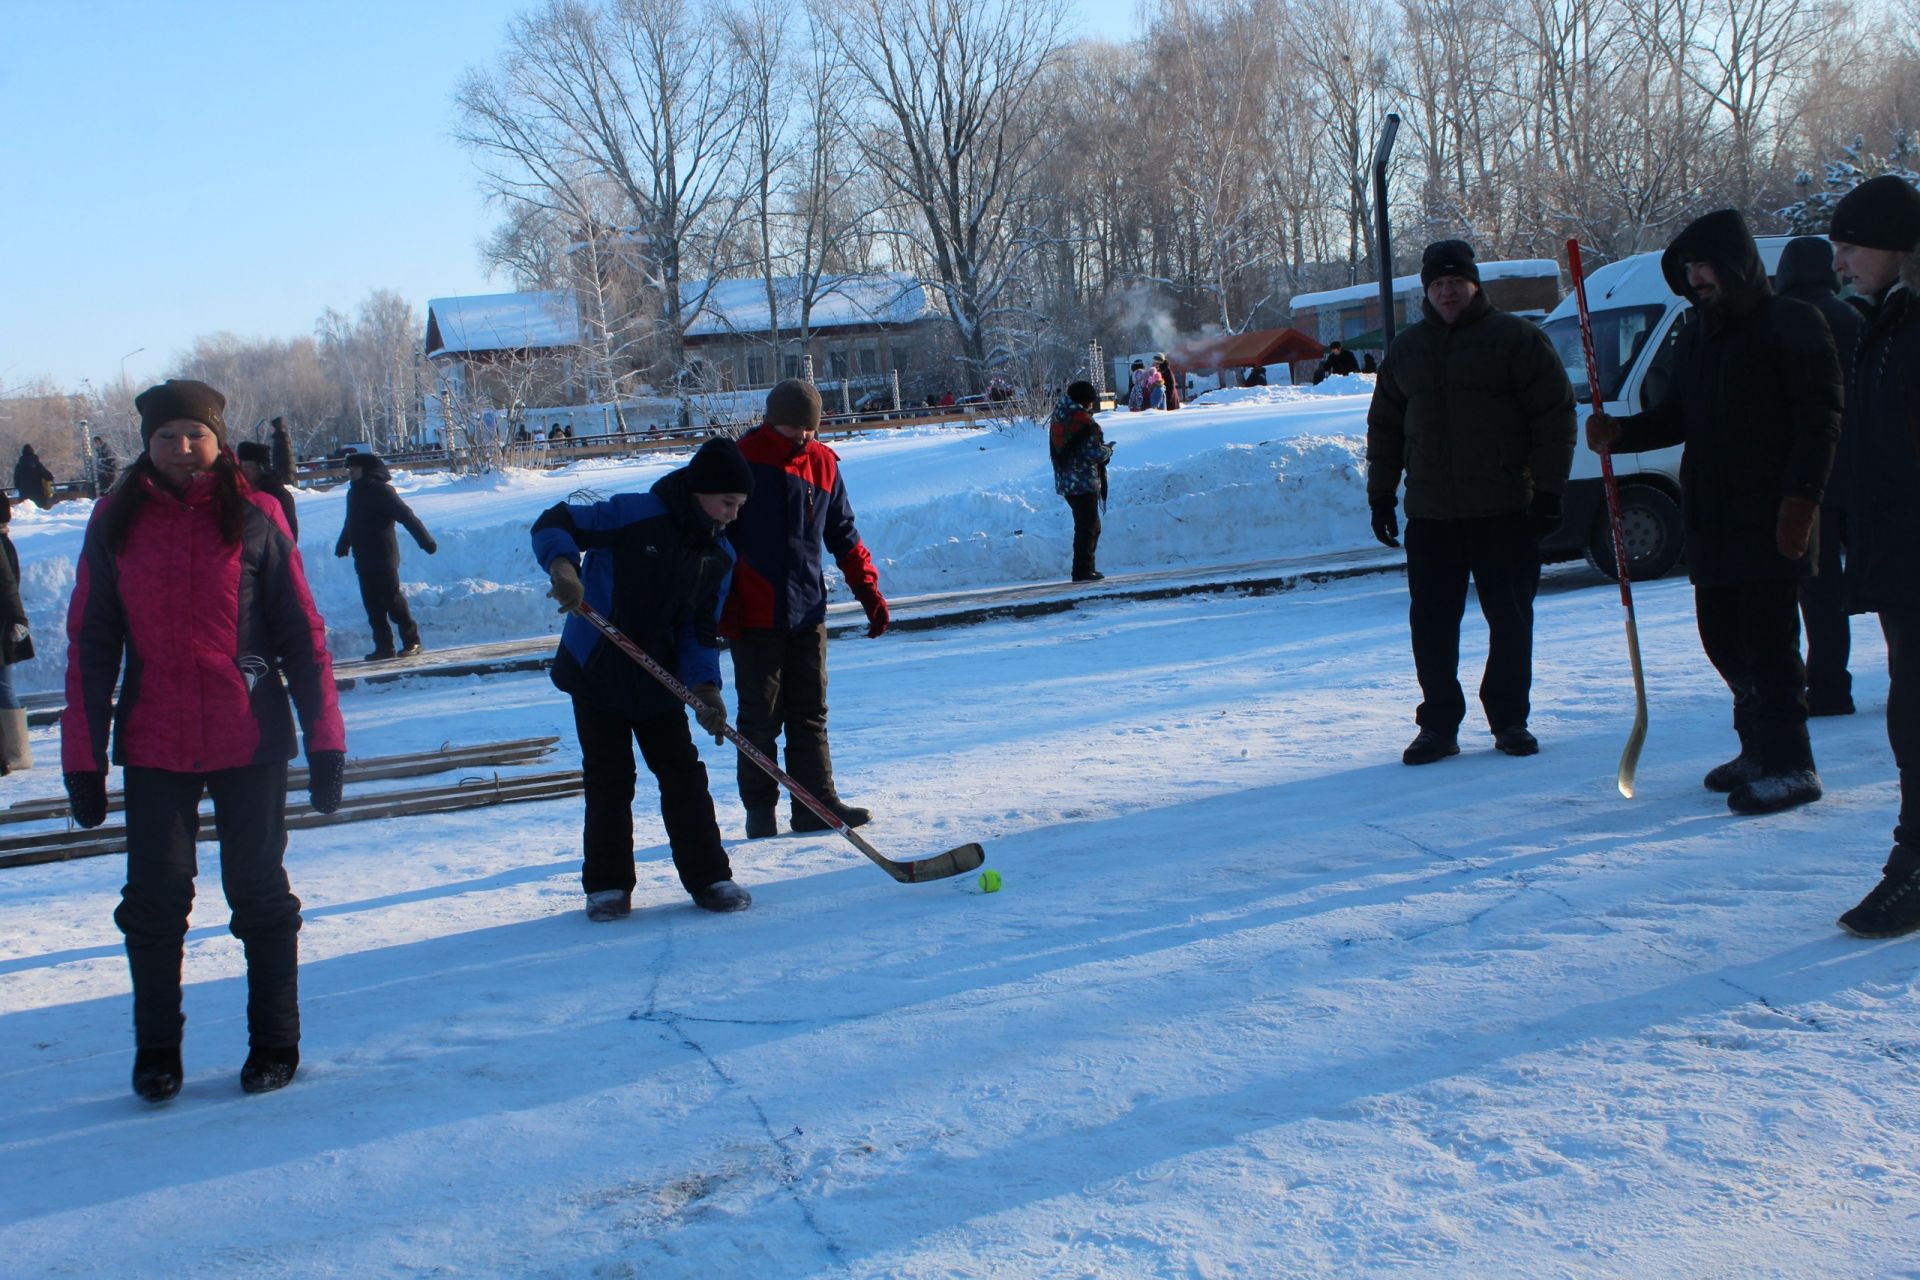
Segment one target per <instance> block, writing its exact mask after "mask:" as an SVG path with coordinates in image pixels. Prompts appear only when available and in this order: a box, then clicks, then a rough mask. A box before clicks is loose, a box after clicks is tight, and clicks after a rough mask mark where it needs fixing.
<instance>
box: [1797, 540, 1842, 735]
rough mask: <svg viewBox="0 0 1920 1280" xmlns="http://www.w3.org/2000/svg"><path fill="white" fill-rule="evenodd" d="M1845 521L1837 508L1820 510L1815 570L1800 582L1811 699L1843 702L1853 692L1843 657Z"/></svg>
mask: <svg viewBox="0 0 1920 1280" xmlns="http://www.w3.org/2000/svg"><path fill="white" fill-rule="evenodd" d="M1845 531H1846V519H1845V517H1844V516H1843V515H1842V514H1841V513H1840V510H1839V509H1838V508H1837V507H1831V506H1823V507H1821V508H1820V572H1819V573H1818V574H1817V575H1816V576H1814V577H1811V578H1802V579H1801V580H1800V617H1801V620H1802V621H1803V622H1804V623H1805V624H1806V628H1807V696H1808V697H1809V698H1810V699H1812V700H1813V701H1815V702H1827V703H1834V702H1845V701H1847V700H1848V699H1850V698H1851V697H1852V696H1853V676H1852V674H1851V673H1850V672H1848V670H1847V661H1848V659H1849V658H1850V657H1852V653H1853V625H1852V623H1851V622H1849V621H1848V618H1847V578H1846V564H1845V561H1844V559H1843V558H1842V554H1841V549H1840V544H1841V542H1842V541H1843V539H1844V537H1845Z"/></svg>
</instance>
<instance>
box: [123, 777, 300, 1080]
mask: <svg viewBox="0 0 1920 1280" xmlns="http://www.w3.org/2000/svg"><path fill="white" fill-rule="evenodd" d="M203 789H204V790H206V791H209V792H211V793H212V795H213V823H214V829H215V830H216V831H217V832H218V833H219V835H220V887H221V889H222V890H224V891H225V893H226V895H227V906H228V907H229V908H230V909H231V910H232V912H233V919H232V921H231V923H230V925H229V927H230V928H231V929H232V930H233V936H234V937H236V938H238V939H240V942H241V944H242V945H243V946H244V947H245V948H246V953H247V1036H248V1039H249V1040H250V1041H251V1042H252V1044H253V1045H254V1047H256V1048H282V1047H285V1046H288V1045H295V1044H299V1043H300V981H299V963H300V956H299V942H298V935H299V932H300V899H298V898H296V897H294V896H293V890H292V888H291V887H290V886H289V885H288V884H287V872H286V867H285V865H284V862H283V860H284V858H285V856H286V852H287V766H286V764H285V763H284V762H282V763H277V764H256V765H248V766H246V767H245V768H242V769H224V770H221V771H219V772H217V773H204V774H203V773H174V772H172V771H171V770H167V769H145V768H133V767H129V768H128V769H127V770H126V794H127V883H126V887H125V888H123V889H122V890H121V891H120V906H119V907H118V908H117V909H116V910H115V911H114V913H113V922H114V923H115V924H117V925H119V926H120V932H121V933H123V934H125V935H126V938H127V963H128V965H129V967H131V969H132V970H133V1034H134V1043H135V1044H137V1045H138V1046H139V1047H140V1048H142V1049H165V1048H170V1047H173V1046H175V1045H178V1044H179V1043H180V1035H181V1029H182V1028H183V1027H184V1026H185V1024H186V1018H185V1017H184V1016H183V1015H182V1014H181V1012H180V961H181V955H182V952H183V949H184V947H185V944H186V937H187V914H188V912H190V911H191V910H192V908H193V877H194V876H195V875H196V874H197V873H198V872H199V869H200V868H199V863H198V862H197V861H196V859H195V856H194V840H195V838H196V837H197V836H198V835H199V832H200V795H201V792H202V790H203Z"/></svg>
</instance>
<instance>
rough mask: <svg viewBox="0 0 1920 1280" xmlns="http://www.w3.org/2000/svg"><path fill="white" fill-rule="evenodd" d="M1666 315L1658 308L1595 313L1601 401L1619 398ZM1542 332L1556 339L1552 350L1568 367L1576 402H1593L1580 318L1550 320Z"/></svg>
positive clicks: (1594, 356)
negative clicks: (1557, 353) (1581, 342)
mask: <svg viewBox="0 0 1920 1280" xmlns="http://www.w3.org/2000/svg"><path fill="white" fill-rule="evenodd" d="M1666 313H1667V309H1666V308H1665V307H1663V306H1658V305H1653V306H1645V307H1608V308H1605V309H1604V310H1600V311H1595V312H1593V313H1592V316H1593V358H1594V362H1595V363H1596V364H1598V365H1599V367H1600V398H1601V399H1602V400H1618V399H1619V398H1620V394H1621V391H1622V390H1623V389H1624V388H1625V386H1626V381H1627V374H1629V373H1631V372H1632V371H1633V365H1634V361H1636V360H1638V359H1639V358H1640V351H1641V349H1642V348H1643V347H1645V346H1646V345H1647V339H1648V338H1649V337H1651V336H1652V334H1653V331H1654V330H1655V329H1656V328H1658V327H1659V325H1660V317H1661V316H1663V315H1665V314H1666ZM1541 329H1542V331H1543V332H1544V333H1545V334H1546V335H1547V337H1549V338H1551V339H1552V340H1553V349H1554V350H1555V351H1557V352H1559V353H1560V363H1561V364H1563V365H1565V366H1566V367H1567V378H1568V380H1569V381H1571V382H1572V383H1573V398H1574V403H1576V404H1588V403H1590V402H1591V401H1592V400H1593V392H1592V390H1591V389H1590V388H1589V387H1588V386H1587V356H1586V351H1585V350H1584V349H1583V348H1582V346H1581V344H1580V317H1579V316H1578V315H1566V316H1561V317H1560V318H1559V319H1557V320H1549V321H1547V323H1546V324H1544V325H1542V326H1541Z"/></svg>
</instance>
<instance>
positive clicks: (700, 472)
mask: <svg viewBox="0 0 1920 1280" xmlns="http://www.w3.org/2000/svg"><path fill="white" fill-rule="evenodd" d="M800 385H801V386H803V387H805V386H806V385H807V384H806V383H804V382H803V383H801V384H800ZM776 389H777V388H776ZM807 389H808V390H809V391H811V390H812V388H811V387H808V388H807ZM819 402H820V401H819V397H818V396H816V397H814V403H815V404H816V405H818V404H819ZM687 487H688V488H689V489H691V490H693V491H694V492H695V493H746V494H751V493H752V492H753V468H751V467H749V466H748V465H747V460H746V458H745V457H744V456H743V455H742V454H741V452H740V446H739V445H737V444H735V443H734V442H733V441H731V440H729V439H727V438H726V437H724V436H716V437H714V438H713V439H711V440H709V441H707V442H706V443H705V444H703V445H701V446H700V449H699V451H698V452H696V453H695V454H694V455H693V461H692V462H689V463H688V464H687Z"/></svg>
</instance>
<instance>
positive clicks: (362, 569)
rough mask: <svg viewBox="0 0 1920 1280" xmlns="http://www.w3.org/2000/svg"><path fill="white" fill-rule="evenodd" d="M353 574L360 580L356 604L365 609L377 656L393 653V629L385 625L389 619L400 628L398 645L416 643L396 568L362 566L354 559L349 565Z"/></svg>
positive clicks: (415, 631) (416, 632)
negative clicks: (378, 652)
mask: <svg viewBox="0 0 1920 1280" xmlns="http://www.w3.org/2000/svg"><path fill="white" fill-rule="evenodd" d="M353 571H354V573H355V574H356V575H358V576H359V578H360V603H361V604H363V605H365V606H366V609H367V626H368V627H369V628H371V629H372V631H373V647H374V648H375V649H376V650H378V651H380V652H381V653H391V652H393V627H391V626H388V625H387V619H388V618H389V617H391V618H392V619H393V622H394V625H395V626H398V627H399V628H400V644H401V646H402V647H403V648H405V647H408V646H412V645H416V644H419V643H420V628H419V627H418V626H416V625H415V624H414V621H413V614H412V613H411V612H410V611H409V610H408V609H407V596H406V593H405V592H404V591H402V590H400V566H399V565H395V564H363V563H361V562H360V561H358V560H356V561H354V562H353Z"/></svg>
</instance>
